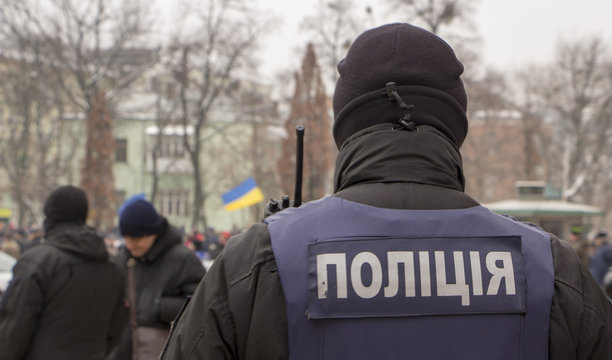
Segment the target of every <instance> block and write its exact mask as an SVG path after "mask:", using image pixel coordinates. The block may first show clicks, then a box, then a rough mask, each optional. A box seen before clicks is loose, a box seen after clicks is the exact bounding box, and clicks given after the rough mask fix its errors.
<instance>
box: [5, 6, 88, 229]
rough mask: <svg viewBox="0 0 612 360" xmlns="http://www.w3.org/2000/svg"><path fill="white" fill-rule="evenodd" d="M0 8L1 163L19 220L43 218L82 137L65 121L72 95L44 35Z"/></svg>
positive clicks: (24, 223) (23, 221) (25, 222)
mask: <svg viewBox="0 0 612 360" xmlns="http://www.w3.org/2000/svg"><path fill="white" fill-rule="evenodd" d="M8 10H9V9H7V8H5V7H0V38H2V41H3V55H2V56H1V57H0V78H2V81H1V82H0V103H2V108H3V111H2V113H3V114H0V127H2V130H0V153H2V154H3V156H1V157H0V167H2V168H3V169H4V170H5V172H6V174H7V176H8V179H9V180H10V187H11V196H12V199H13V201H14V203H15V204H16V209H17V214H16V217H17V223H18V225H19V226H24V225H26V224H27V223H28V222H40V220H41V218H42V206H41V204H42V202H43V201H44V198H45V197H46V196H47V195H48V193H49V192H50V191H51V190H52V189H53V188H55V187H56V186H57V183H58V181H59V179H60V178H61V177H62V176H64V175H66V173H67V170H68V167H69V165H70V164H71V163H72V159H73V155H74V152H73V151H62V150H66V149H71V148H74V147H75V146H76V144H78V140H77V138H76V136H75V134H74V133H73V131H72V129H71V128H70V127H66V126H64V125H65V124H64V122H63V121H62V119H63V117H64V108H65V105H66V102H67V99H66V98H65V97H64V96H63V94H62V92H61V91H60V90H61V89H59V88H58V87H57V85H56V81H55V74H54V71H53V66H52V64H51V62H50V59H49V58H48V56H47V52H48V51H49V48H48V44H47V42H46V41H45V39H43V38H40V37H39V36H37V35H36V34H33V33H31V32H30V31H29V29H28V28H27V27H18V26H15V24H14V21H15V19H14V18H13V16H14V15H15V14H13V13H11V12H10V11H8Z"/></svg>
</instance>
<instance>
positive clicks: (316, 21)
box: [302, 0, 371, 86]
mask: <svg viewBox="0 0 612 360" xmlns="http://www.w3.org/2000/svg"><path fill="white" fill-rule="evenodd" d="M368 9H369V8H368ZM368 9H363V10H364V12H363V14H361V15H359V14H357V13H356V11H355V10H356V7H355V2H354V0H333V1H319V7H318V13H317V15H316V16H312V17H309V18H306V20H305V21H304V23H303V24H302V27H303V28H304V29H306V30H310V31H312V32H313V34H314V37H313V39H312V43H313V44H314V46H315V49H316V51H317V54H318V58H319V62H320V64H321V70H322V72H323V74H324V76H323V78H324V79H325V83H326V84H328V85H330V86H333V85H334V84H335V83H336V80H338V72H337V71H336V65H337V64H338V62H339V61H340V59H342V57H343V56H344V54H345V53H346V51H347V50H348V48H349V47H350V45H351V41H352V40H353V38H354V37H355V35H356V34H358V33H360V32H361V31H363V30H365V28H366V25H365V24H366V23H367V22H366V21H364V19H365V17H366V16H367V14H369V12H368ZM370 11H371V10H370Z"/></svg>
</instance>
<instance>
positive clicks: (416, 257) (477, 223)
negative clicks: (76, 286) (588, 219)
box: [162, 23, 612, 359]
mask: <svg viewBox="0 0 612 360" xmlns="http://www.w3.org/2000/svg"><path fill="white" fill-rule="evenodd" d="M338 71H339V73H340V77H339V79H338V82H337V84H336V90H335V93H334V99H333V106H334V113H335V123H334V129H333V134H334V138H335V142H336V145H337V146H338V149H339V150H340V152H339V155H338V159H337V163H336V174H335V184H334V185H335V193H334V195H333V196H328V197H325V198H322V199H320V200H317V201H313V202H309V203H306V204H304V205H302V206H301V207H299V208H290V209H287V210H284V211H281V212H279V213H277V214H275V215H273V216H271V217H269V218H267V219H266V220H265V221H264V222H262V223H258V224H254V225H252V226H251V227H250V228H248V229H247V230H246V231H244V232H243V233H242V234H240V235H237V236H234V237H233V238H232V239H230V241H228V243H227V246H226V248H225V250H224V252H223V253H222V254H221V255H220V256H219V257H218V258H217V261H216V263H215V265H214V266H213V267H212V269H211V271H210V272H209V273H208V274H207V276H206V277H205V278H204V279H203V281H202V282H201V283H200V286H199V288H198V289H197V291H196V293H195V294H194V297H193V299H192V300H191V303H190V304H189V305H188V306H187V308H186V310H185V312H184V313H183V314H182V315H181V316H180V317H179V319H178V322H177V323H176V324H175V329H174V331H173V333H172V334H171V337H170V340H169V342H168V343H167V348H166V349H165V352H164V354H163V355H162V358H163V359H289V358H291V359H323V358H325V359H398V358H415V359H519V358H520V359H548V358H550V359H587V358H589V359H609V358H612V343H611V340H610V339H612V336H611V335H612V330H611V325H610V323H611V321H612V310H611V306H610V303H608V301H606V299H605V296H604V295H603V293H602V292H601V290H600V289H599V287H598V286H597V283H596V282H595V281H594V280H593V278H592V277H591V275H590V274H589V271H588V270H587V269H586V268H585V267H584V266H583V265H582V264H581V262H580V260H579V259H578V257H577V256H576V254H575V252H574V251H573V250H572V249H571V247H570V246H569V245H568V244H566V243H564V242H561V241H559V240H558V239H557V238H556V237H554V236H553V235H551V234H548V233H546V232H544V231H543V230H541V229H539V228H536V227H534V226H530V225H527V224H524V223H520V222H517V221H514V220H512V219H509V218H506V217H503V216H499V215H497V214H494V213H493V212H491V211H489V210H488V209H486V208H484V207H482V206H481V205H479V204H478V203H477V202H476V201H475V200H473V199H472V198H470V197H469V196H468V195H466V194H465V193H464V192H463V191H464V178H463V173H462V164H461V155H460V153H459V148H460V147H461V144H462V143H463V141H464V139H465V137H466V134H467V129H468V122H467V118H466V115H465V112H466V107H467V99H466V94H465V90H464V87H463V84H462V80H461V77H460V76H461V74H462V72H463V65H462V64H461V62H460V61H459V60H458V59H457V58H456V56H455V54H454V52H453V50H452V49H451V48H450V46H449V45H448V44H447V43H446V42H444V41H443V40H442V39H440V38H439V37H437V36H436V35H434V34H432V33H429V32H427V31H425V30H423V29H421V28H418V27H415V26H412V25H409V24H401V23H398V24H389V25H385V26H381V27H377V28H374V29H371V30H368V31H366V32H364V33H363V34H361V35H360V36H359V37H358V38H357V39H356V40H355V41H354V43H353V45H352V46H351V48H350V49H349V51H348V53H347V55H346V57H345V58H344V59H343V60H342V61H340V63H339V64H338Z"/></svg>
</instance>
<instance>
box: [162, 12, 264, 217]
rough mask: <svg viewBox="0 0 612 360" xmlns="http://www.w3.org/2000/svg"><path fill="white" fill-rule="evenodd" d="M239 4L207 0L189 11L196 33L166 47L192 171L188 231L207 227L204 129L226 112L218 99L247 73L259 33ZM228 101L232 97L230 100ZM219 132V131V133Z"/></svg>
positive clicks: (252, 17) (260, 25)
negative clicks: (191, 208) (203, 156)
mask: <svg viewBox="0 0 612 360" xmlns="http://www.w3.org/2000/svg"><path fill="white" fill-rule="evenodd" d="M247 4H248V3H247V1H243V0H207V1H205V2H204V3H202V2H198V6H197V7H195V6H193V7H191V8H190V15H191V16H192V17H193V18H191V19H190V20H193V23H194V27H195V30H194V31H189V32H187V35H177V36H176V38H175V39H174V41H172V45H171V46H170V48H169V56H170V57H171V59H172V60H171V63H172V69H171V71H172V73H173V76H174V80H175V81H176V84H177V94H178V98H179V101H180V108H179V111H178V114H179V115H178V117H179V119H178V121H179V123H180V125H181V126H183V128H184V129H191V130H192V132H191V131H189V132H188V131H184V134H185V136H184V146H185V149H186V150H187V153H188V154H189V159H190V161H191V165H192V170H193V213H192V226H194V227H195V228H199V227H205V226H206V223H207V221H206V214H205V211H204V208H205V205H206V199H207V196H208V193H209V191H210V190H207V186H206V185H207V184H206V180H205V179H206V178H205V176H204V174H205V169H206V167H205V166H204V165H205V164H203V162H202V160H203V159H202V155H203V154H204V152H205V146H206V141H205V136H204V134H205V130H206V129H207V128H210V126H211V123H212V118H214V116H220V114H219V112H222V111H224V110H225V111H227V107H226V108H225V109H224V108H223V107H222V106H220V99H221V98H222V97H224V95H225V94H227V92H228V90H230V86H231V85H232V84H233V81H234V80H233V77H234V76H235V75H236V73H237V72H238V71H240V70H243V71H246V69H248V68H249V65H250V64H249V60H250V59H249V57H248V55H249V51H251V50H252V49H253V48H254V46H255V41H256V39H257V37H258V36H259V34H260V32H261V30H262V29H263V21H262V18H256V16H257V15H258V14H256V13H255V12H254V10H253V9H250V8H248V6H247ZM229 98H231V96H229ZM220 130H223V129H220Z"/></svg>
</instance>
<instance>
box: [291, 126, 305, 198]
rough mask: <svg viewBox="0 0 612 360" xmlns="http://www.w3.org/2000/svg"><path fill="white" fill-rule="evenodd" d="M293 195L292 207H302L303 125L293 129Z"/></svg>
mask: <svg viewBox="0 0 612 360" xmlns="http://www.w3.org/2000/svg"><path fill="white" fill-rule="evenodd" d="M295 135H296V143H295V145H296V151H295V194H294V198H293V207H298V206H300V205H302V168H303V166H304V125H298V126H296V127H295Z"/></svg>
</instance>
